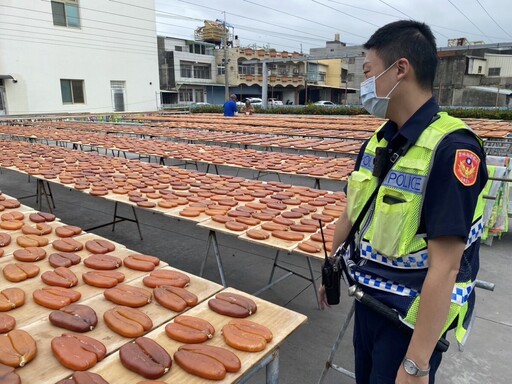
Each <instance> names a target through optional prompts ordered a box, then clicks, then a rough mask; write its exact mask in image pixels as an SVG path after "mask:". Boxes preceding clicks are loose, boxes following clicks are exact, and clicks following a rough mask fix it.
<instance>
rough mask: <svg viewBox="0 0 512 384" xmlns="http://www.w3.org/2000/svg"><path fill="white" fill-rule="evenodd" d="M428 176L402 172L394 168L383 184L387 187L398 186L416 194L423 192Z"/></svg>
mask: <svg viewBox="0 0 512 384" xmlns="http://www.w3.org/2000/svg"><path fill="white" fill-rule="evenodd" d="M425 181H426V177H425V176H421V175H417V174H414V173H407V172H400V171H395V170H394V169H392V170H391V171H390V172H389V173H388V174H387V175H386V178H385V179H384V181H383V182H382V185H383V186H385V187H391V188H397V189H401V190H404V191H407V192H410V193H414V194H417V195H419V194H422V193H423V187H424V185H425Z"/></svg>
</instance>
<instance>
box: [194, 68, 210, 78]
mask: <svg viewBox="0 0 512 384" xmlns="http://www.w3.org/2000/svg"><path fill="white" fill-rule="evenodd" d="M211 78H212V75H211V71H210V66H209V65H194V79H211Z"/></svg>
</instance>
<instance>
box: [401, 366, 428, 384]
mask: <svg viewBox="0 0 512 384" xmlns="http://www.w3.org/2000/svg"><path fill="white" fill-rule="evenodd" d="M395 384H428V375H427V376H423V377H415V376H411V375H409V374H408V373H407V372H405V370H404V367H403V365H402V364H400V368H399V369H398V373H397V375H396V380H395Z"/></svg>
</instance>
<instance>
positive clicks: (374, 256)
mask: <svg viewBox="0 0 512 384" xmlns="http://www.w3.org/2000/svg"><path fill="white" fill-rule="evenodd" d="M359 247H360V252H361V257H363V258H365V259H368V260H371V261H375V262H377V263H379V264H384V265H387V266H389V267H394V268H407V269H424V268H428V262H427V260H428V253H427V250H426V249H424V250H422V251H419V252H416V253H411V254H410V255H407V256H403V257H399V258H397V259H392V258H388V257H386V256H383V255H381V254H380V253H378V252H375V251H374V250H373V248H372V246H371V244H370V243H369V242H368V241H366V240H362V241H361V243H360V245H359Z"/></svg>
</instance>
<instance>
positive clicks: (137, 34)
mask: <svg viewBox="0 0 512 384" xmlns="http://www.w3.org/2000/svg"><path fill="white" fill-rule="evenodd" d="M0 7H4V6H3V5H0ZM10 8H15V9H19V10H24V11H25V10H26V11H33V12H40V13H45V14H49V12H43V11H37V10H33V9H27V8H19V7H10ZM0 15H2V16H7V17H16V18H19V19H23V20H35V21H44V22H46V21H48V20H46V19H37V18H35V17H28V16H25V15H24V16H17V15H10V14H5V13H1V14H0ZM68 29H69V31H66V32H77V33H83V32H80V31H75V30H74V29H73V28H68ZM87 29H97V30H100V31H107V32H115V33H121V34H123V39H124V36H125V35H126V33H125V32H122V31H119V30H114V29H106V28H100V27H91V26H87ZM130 35H132V36H142V37H145V38H151V39H153V38H154V36H149V35H147V34H140V33H134V32H130ZM139 41H140V40H139ZM141 42H142V41H141Z"/></svg>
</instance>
